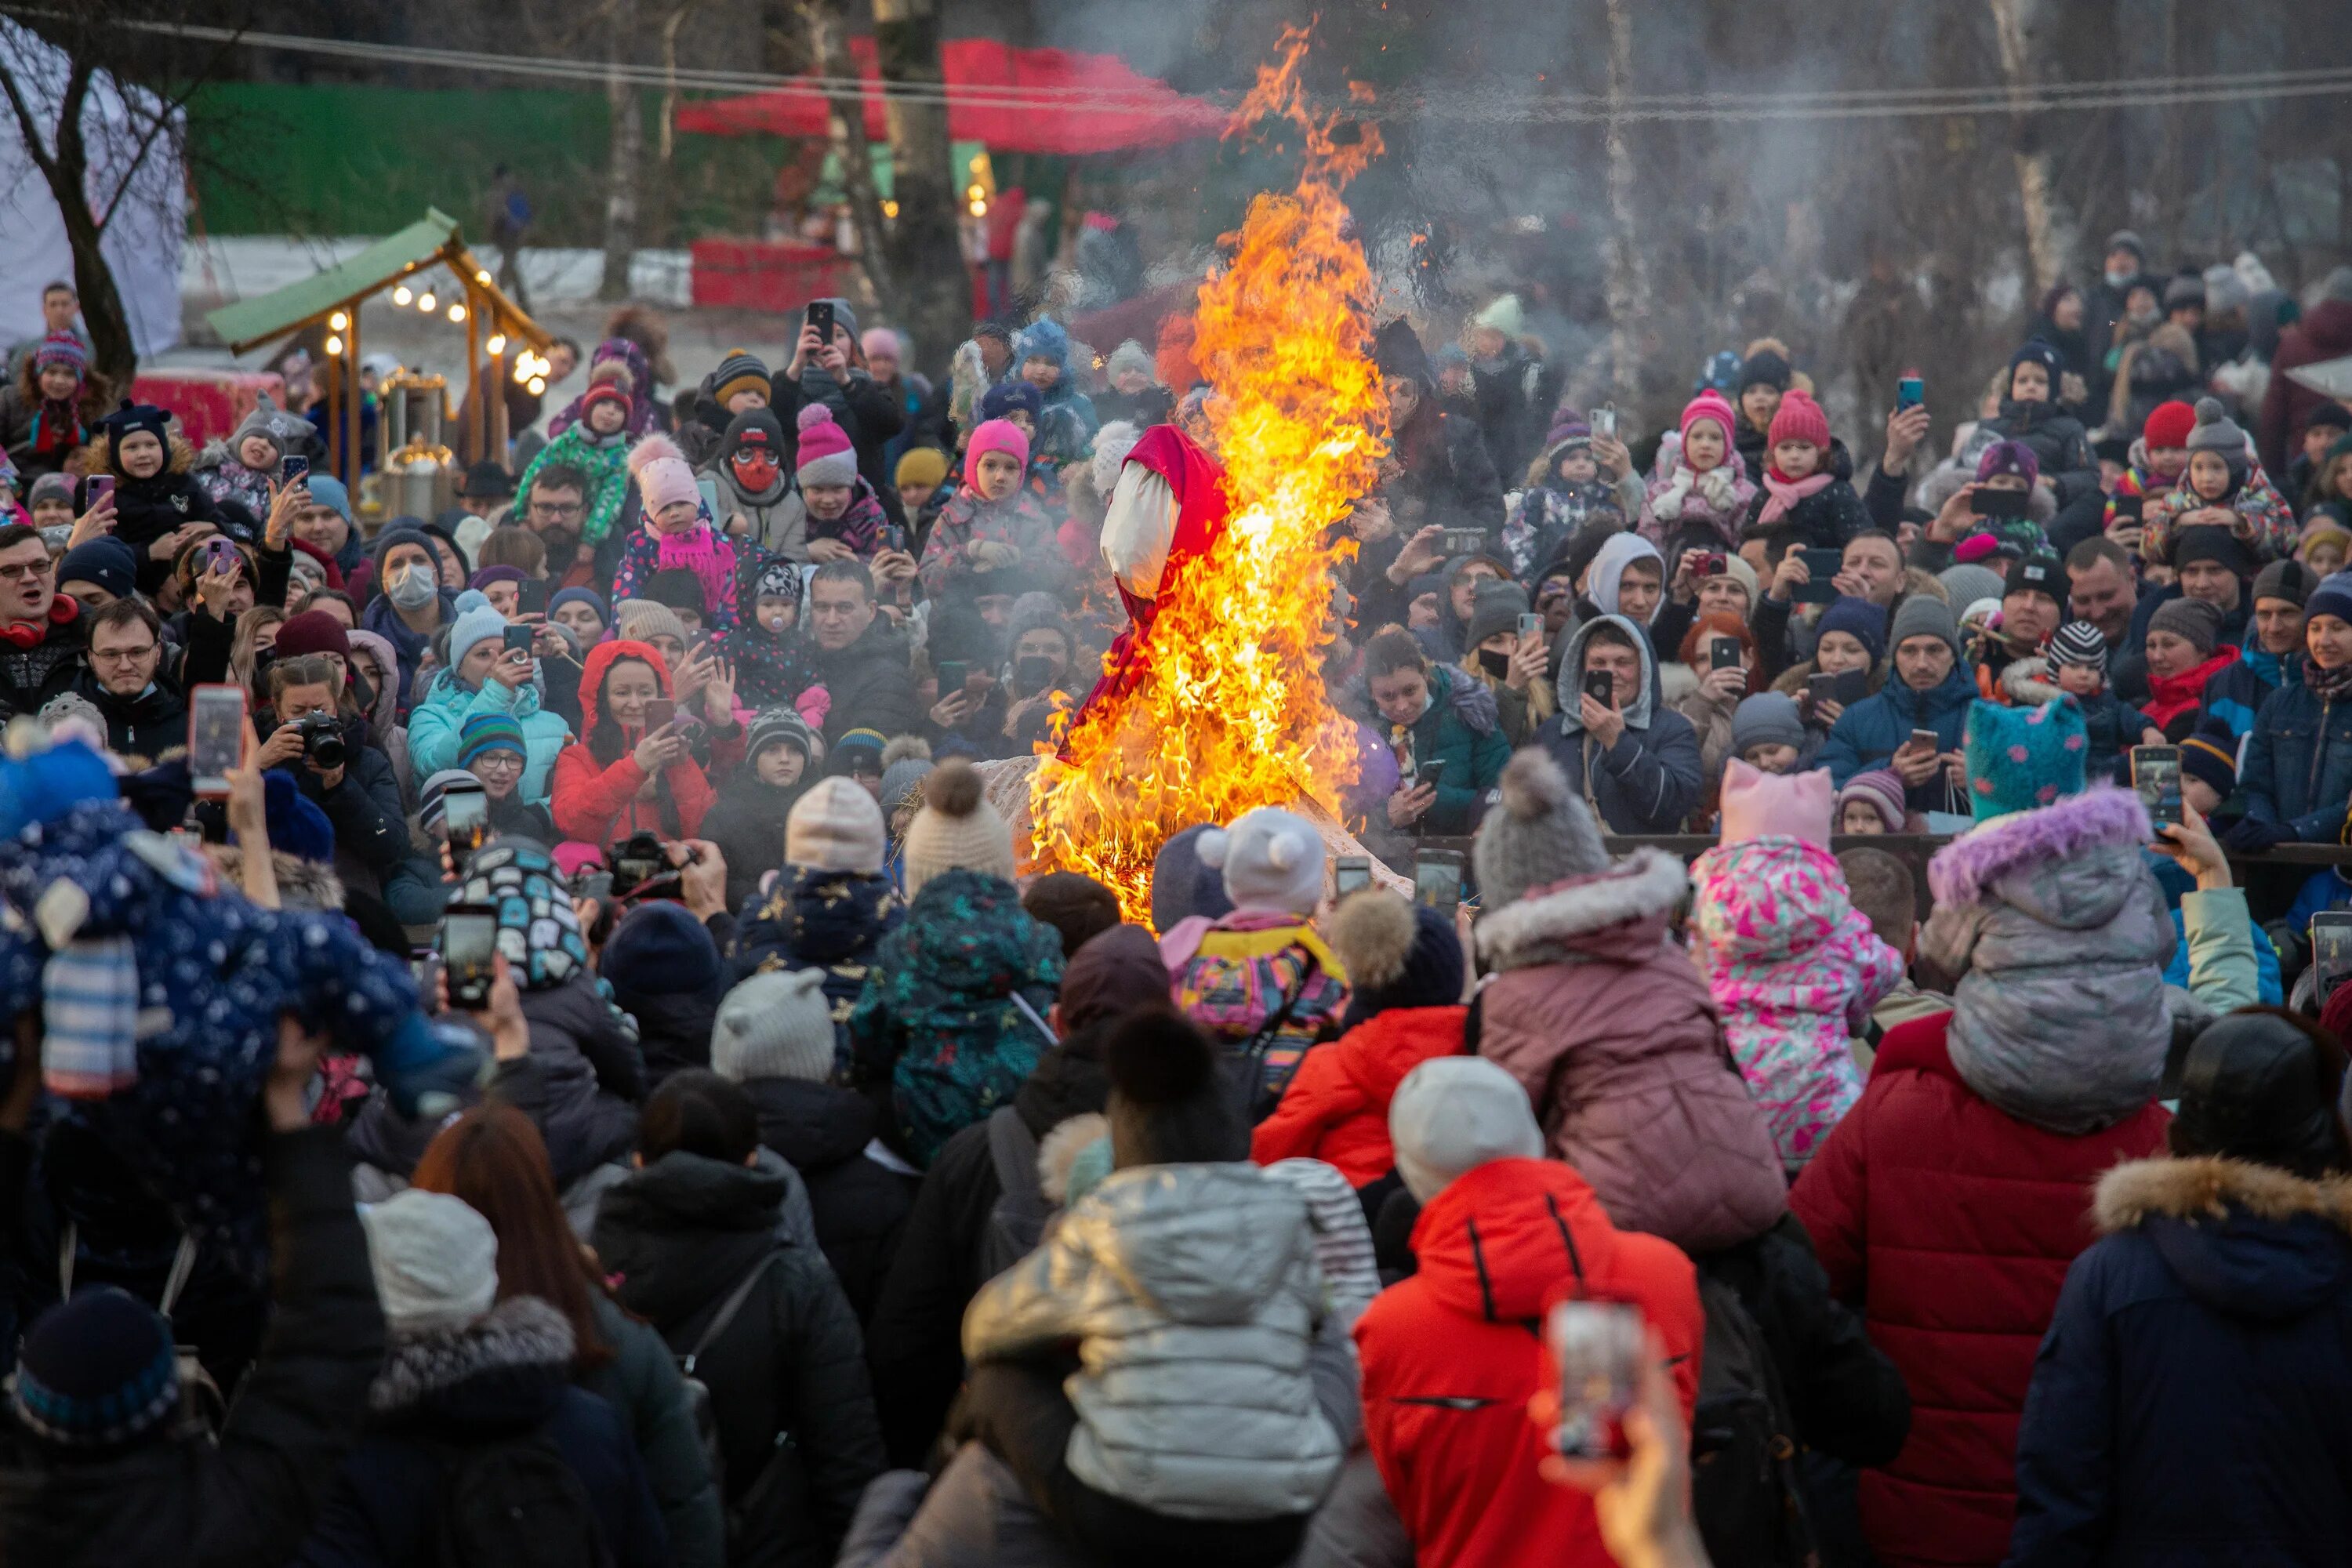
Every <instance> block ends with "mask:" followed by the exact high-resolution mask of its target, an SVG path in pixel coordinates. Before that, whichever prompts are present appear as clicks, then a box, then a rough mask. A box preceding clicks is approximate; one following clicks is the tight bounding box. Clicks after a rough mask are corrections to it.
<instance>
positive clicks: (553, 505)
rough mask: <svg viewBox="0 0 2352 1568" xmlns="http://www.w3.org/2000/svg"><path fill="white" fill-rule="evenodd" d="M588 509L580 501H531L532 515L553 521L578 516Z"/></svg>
mask: <svg viewBox="0 0 2352 1568" xmlns="http://www.w3.org/2000/svg"><path fill="white" fill-rule="evenodd" d="M584 510H587V509H586V508H585V507H583V506H582V505H581V504H580V503H579V502H578V501H556V500H535V501H533V502H531V503H530V515H531V516H533V517H543V518H547V519H549V520H550V521H555V520H557V519H561V518H567V517H578V516H579V515H580V514H581V513H582V512H583V511H584Z"/></svg>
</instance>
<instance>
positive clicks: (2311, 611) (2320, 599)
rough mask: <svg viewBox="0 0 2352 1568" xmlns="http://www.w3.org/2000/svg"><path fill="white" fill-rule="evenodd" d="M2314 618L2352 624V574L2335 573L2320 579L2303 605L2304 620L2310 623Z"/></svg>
mask: <svg viewBox="0 0 2352 1568" xmlns="http://www.w3.org/2000/svg"><path fill="white" fill-rule="evenodd" d="M2312 616H2335V617H2336V619H2337V620H2339V621H2345V622H2352V572H2335V573H2331V574H2328V575H2327V576H2326V577H2324V578H2322V579H2320V583H2319V586H2318V587H2316V588H2314V589H2313V590H2312V591H2311V597H2310V598H2308V599H2306V600H2305V601H2304V605H2303V618H2304V619H2305V620H2306V621H2308V620H2309V619H2311V617H2312Z"/></svg>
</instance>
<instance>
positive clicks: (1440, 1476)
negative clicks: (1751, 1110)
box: [1356, 1160, 1706, 1568]
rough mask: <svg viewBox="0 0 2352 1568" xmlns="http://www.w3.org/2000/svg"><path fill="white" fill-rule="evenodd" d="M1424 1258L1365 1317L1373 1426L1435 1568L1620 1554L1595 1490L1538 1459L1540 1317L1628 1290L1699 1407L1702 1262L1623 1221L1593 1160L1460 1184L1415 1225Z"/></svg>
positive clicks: (1520, 1168)
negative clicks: (1608, 1201)
mask: <svg viewBox="0 0 2352 1568" xmlns="http://www.w3.org/2000/svg"><path fill="white" fill-rule="evenodd" d="M1412 1249H1413V1255H1414V1257H1415V1258H1417V1259H1418V1260H1419V1263H1420V1268H1419V1270H1418V1271H1417V1272H1416V1273H1414V1274H1413V1275H1412V1277H1411V1278H1409V1279H1405V1280H1404V1281H1402V1283H1400V1284H1398V1285H1395V1286H1392V1287H1391V1288H1390V1289H1387V1290H1385V1291H1383V1292H1381V1295H1380V1296H1378V1297H1377V1298H1375V1299H1374V1300H1373V1301H1372V1304H1371V1306H1370V1309H1369V1310H1366V1312H1365V1313H1364V1315H1363V1317H1362V1318H1361V1319H1360V1320H1358V1321H1357V1323H1356V1349H1357V1352H1358V1354H1359V1356H1360V1358H1361V1361H1362V1365H1363V1404H1364V1436H1365V1437H1366V1439H1367V1441H1368V1442H1369V1444H1370V1447H1371V1451H1372V1457H1373V1458H1374V1459H1375V1460H1377V1461H1378V1463H1379V1465H1380V1470H1381V1481H1382V1482H1383V1483H1384V1484H1385V1485H1386V1487H1387V1489H1388V1495H1389V1497H1390V1499H1391V1500H1392V1501H1393V1502H1394V1503H1395V1505H1396V1511H1397V1515H1398V1517H1399V1518H1400V1519H1401V1520H1402V1521H1403V1524H1404V1528H1405V1531H1406V1533H1407V1534H1408V1535H1410V1536H1411V1537H1412V1547H1413V1552H1412V1560H1413V1561H1414V1562H1415V1563H1419V1564H1421V1565H1422V1568H1608V1565H1609V1564H1610V1563H1613V1562H1614V1559H1613V1558H1612V1557H1611V1556H1610V1554H1609V1552H1608V1550H1607V1549H1606V1548H1605V1547H1604V1546H1603V1545H1602V1544H1601V1533H1600V1530H1599V1527H1598V1526H1597V1525H1596V1524H1595V1523H1594V1521H1593V1514H1592V1501H1591V1498H1589V1497H1588V1496H1586V1495H1585V1494H1584V1493H1583V1492H1580V1491H1577V1490H1575V1489H1570V1488H1567V1487H1560V1486H1555V1485H1553V1484H1552V1483H1551V1482H1549V1481H1548V1480H1545V1479H1542V1478H1541V1477H1540V1476H1538V1474H1537V1471H1536V1466H1537V1461H1538V1459H1539V1458H1541V1457H1542V1455H1543V1453H1544V1451H1545V1445H1544V1435H1543V1434H1542V1433H1541V1432H1540V1431H1538V1429H1537V1428H1536V1426H1535V1425H1534V1424H1533V1423H1532V1422H1530V1421H1529V1420H1528V1398H1529V1396H1531V1395H1532V1394H1534V1393H1535V1391H1536V1390H1537V1389H1538V1387H1540V1386H1542V1384H1543V1382H1544V1376H1545V1370H1544V1352H1543V1346H1542V1340H1541V1338H1540V1336H1539V1335H1538V1333H1536V1332H1534V1331H1532V1327H1531V1326H1532V1325H1534V1324H1536V1323H1538V1322H1539V1321H1541V1320H1542V1318H1543V1315H1544V1313H1545V1312H1546V1310H1548V1309H1549V1307H1550V1305H1551V1304H1552V1303H1553V1302H1554V1301H1556V1300H1561V1299H1563V1298H1567V1297H1574V1296H1587V1295H1589V1296H1593V1297H1598V1298H1601V1299H1603V1300H1615V1301H1628V1302H1631V1303H1633V1304H1634V1305H1636V1306H1638V1307H1640V1308H1641V1310H1642V1315H1643V1317H1644V1318H1645V1319H1647V1320H1648V1321H1649V1323H1650V1325H1651V1327H1652V1328H1653V1329H1654V1330H1655V1331H1657V1333H1658V1335H1659V1337H1660V1339H1661V1340H1662V1341H1663V1342H1664V1345H1663V1349H1664V1352H1665V1355H1666V1358H1667V1363H1668V1364H1669V1366H1670V1367H1671V1368H1672V1370H1673V1374H1674V1379H1675V1394H1676V1396H1677V1398H1678V1399H1679V1401H1680V1403H1681V1405H1682V1408H1683V1413H1684V1415H1685V1416H1687V1415H1689V1414H1690V1411H1691V1408H1692V1405H1693V1404H1694V1403H1695V1402H1696V1399H1697V1396H1698V1372H1699V1368H1698V1351H1699V1346H1700V1343H1701V1342H1702V1341H1703V1340H1704V1339H1705V1338H1706V1320H1705V1317H1704V1315H1703V1314H1702V1313H1701V1311H1700V1310H1699V1302H1698V1284H1697V1279H1696V1276H1695V1274H1694V1272H1693V1270H1692V1268H1691V1264H1690V1260H1689V1259H1688V1258H1685V1257H1684V1256H1683V1255H1682V1254H1681V1253H1680V1252H1678V1251H1676V1250H1675V1248H1674V1247H1671V1246H1669V1245H1668V1244H1667V1243H1665V1242H1664V1241H1661V1240H1659V1239H1658V1238H1657V1237H1651V1236H1640V1235H1635V1234H1632V1233H1629V1232H1628V1231H1626V1230H1623V1229H1621V1228H1620V1227H1618V1226H1615V1225H1614V1224H1612V1220H1611V1218H1610V1216H1609V1215H1608V1214H1607V1213H1605V1212H1604V1211H1603V1208H1602V1205H1601V1201H1600V1200H1599V1199H1598V1198H1597V1197H1596V1195H1595V1194H1594V1192H1593V1190H1592V1189H1591V1187H1589V1186H1587V1185H1586V1184H1584V1181H1583V1179H1582V1178H1581V1176H1580V1174H1579V1173H1578V1171H1577V1170H1576V1169H1574V1168H1571V1167H1570V1166H1568V1165H1563V1164H1559V1163H1555V1162H1552V1161H1549V1160H1495V1161H1490V1162H1489V1163H1486V1164H1483V1165H1480V1166H1477V1167H1476V1168H1475V1169H1473V1170H1471V1171H1469V1172H1468V1173H1465V1174H1464V1175H1461V1176H1459V1177H1457V1178H1455V1179H1454V1181H1453V1182H1452V1183H1450V1184H1448V1185H1447V1186H1446V1188H1445V1190H1444V1191H1443V1192H1441V1193H1439V1194H1437V1195H1436V1196H1435V1197H1433V1198H1432V1199H1431V1200H1430V1203H1429V1205H1428V1207H1426V1208H1424V1209H1423V1210H1422V1211H1421V1217H1420V1219H1419V1220H1418V1221H1417V1222H1416V1223H1415V1224H1414V1226H1413V1230H1412Z"/></svg>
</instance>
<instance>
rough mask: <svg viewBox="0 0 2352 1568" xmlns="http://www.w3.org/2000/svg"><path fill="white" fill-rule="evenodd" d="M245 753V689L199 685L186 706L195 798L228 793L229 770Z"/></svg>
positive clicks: (190, 770) (189, 754)
mask: <svg viewBox="0 0 2352 1568" xmlns="http://www.w3.org/2000/svg"><path fill="white" fill-rule="evenodd" d="M244 752H245V689H244V688H243V687H241V686H199V687H197V688H196V689H195V690H194V692H193V693H191V694H190V700H189V703H188V775H189V776H190V777H191V778H193V779H194V781H195V790H196V793H197V794H198V795H226V794H228V771H229V770H230V769H231V768H234V767H235V766H236V764H237V760H238V758H239V757H241V756H242V755H243V754H244Z"/></svg>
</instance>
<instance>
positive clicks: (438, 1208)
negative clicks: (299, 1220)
mask: <svg viewBox="0 0 2352 1568" xmlns="http://www.w3.org/2000/svg"><path fill="white" fill-rule="evenodd" d="M360 1223H361V1225H362V1226H364V1227H365V1228H366V1230H367V1243H368V1263H369V1265H370V1267H371V1268H373V1270H374V1273H375V1293H376V1300H379V1301H380V1302H382V1303H383V1322H384V1327H385V1328H387V1329H389V1330H391V1331H392V1332H393V1333H394V1335H395V1336H398V1337H402V1338H415V1337H416V1336H418V1335H422V1334H430V1333H436V1332H442V1331H448V1330H451V1329H462V1328H464V1327H466V1326H467V1324H468V1323H471V1322H473V1321H475V1320H476V1319H478V1318H480V1317H481V1316H482V1315H483V1314H485V1313H486V1312H488V1310H490V1307H491V1305H492V1303H494V1302H495V1301H496V1300H498V1294H499V1237H498V1233H497V1232H496V1231H494V1230H492V1229H491V1228H490V1222H489V1221H488V1220H486V1219H484V1218H483V1217H482V1216H481V1215H479V1214H478V1213H476V1212H475V1210H474V1209H473V1207H472V1206H471V1205H468V1204H467V1203H466V1202H465V1201H464V1200H463V1199H461V1198H453V1197H451V1196H450V1195H449V1194H446V1193H429V1192H426V1191H425V1189H424V1188H422V1187H408V1188H404V1189H403V1190H402V1191H400V1192H398V1193H395V1194H393V1195H392V1196H391V1197H389V1198H387V1199H385V1200H384V1201H383V1203H380V1204H362V1205H360Z"/></svg>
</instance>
